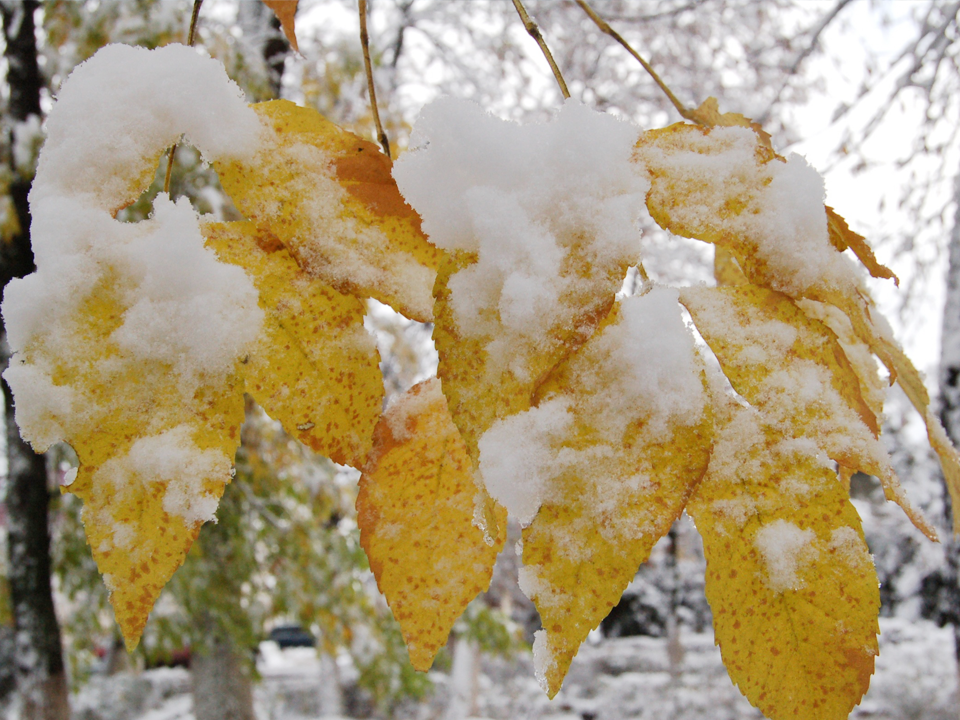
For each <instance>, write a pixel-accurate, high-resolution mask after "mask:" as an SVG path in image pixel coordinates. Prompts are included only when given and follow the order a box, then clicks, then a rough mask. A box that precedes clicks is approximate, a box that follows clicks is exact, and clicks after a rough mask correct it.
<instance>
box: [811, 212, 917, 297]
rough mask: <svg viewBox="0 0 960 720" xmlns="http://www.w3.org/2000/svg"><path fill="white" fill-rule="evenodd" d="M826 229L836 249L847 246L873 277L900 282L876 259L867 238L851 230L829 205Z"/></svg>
mask: <svg viewBox="0 0 960 720" xmlns="http://www.w3.org/2000/svg"><path fill="white" fill-rule="evenodd" d="M827 229H828V230H829V232H830V242H831V243H833V246H834V247H835V248H837V250H839V251H840V252H843V251H844V250H846V249H847V248H849V249H850V250H852V251H853V254H854V255H856V256H857V257H858V258H859V259H860V262H862V263H863V266H864V267H865V268H867V270H868V271H869V272H870V274H871V275H873V277H875V278H884V279H887V280H893V281H894V283H896V284H897V285H899V284H900V279H899V278H898V277H897V276H896V275H894V274H893V270H891V269H890V268H888V267H887V266H886V265H881V264H880V263H879V262H878V261H877V257H876V255H874V254H873V249H872V248H871V247H870V246H869V245H868V244H867V239H866V238H865V237H864V236H863V235H859V234H857V233H855V232H854V231H853V230H851V229H850V226H849V225H847V221H846V220H844V219H843V218H842V217H841V216H840V215H838V214H837V212H836V211H835V210H834V209H833V208H832V207H830V206H827Z"/></svg>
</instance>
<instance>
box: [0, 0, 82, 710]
mask: <svg viewBox="0 0 960 720" xmlns="http://www.w3.org/2000/svg"><path fill="white" fill-rule="evenodd" d="M38 5H39V4H38V3H37V2H36V0H23V1H22V2H15V3H2V4H0V18H2V22H3V34H4V39H5V41H6V48H5V50H4V57H5V58H6V61H7V85H8V87H9V89H10V103H9V108H8V112H9V115H10V118H11V119H12V120H13V121H14V122H15V123H23V122H24V121H26V120H28V119H29V118H30V117H31V116H36V117H38V118H39V117H40V114H41V113H40V90H41V87H42V80H41V76H40V69H39V65H38V63H37V41H36V28H35V26H34V13H35V11H36V10H37V8H38ZM10 140H11V142H12V140H13V138H12V137H11V138H10ZM11 155H12V153H11ZM11 170H12V174H13V182H12V184H11V188H10V193H11V196H12V198H13V203H14V207H15V209H16V212H17V219H18V221H19V225H20V231H19V232H18V233H17V235H16V236H15V237H13V238H12V239H11V240H10V241H9V242H4V243H2V248H0V282H2V285H3V287H6V284H7V283H8V282H9V281H10V280H11V279H12V278H15V277H22V276H24V275H26V274H28V273H30V272H32V271H33V269H34V264H33V252H32V250H31V248H30V211H29V205H28V202H27V195H28V193H29V191H30V182H31V178H30V177H24V176H23V175H21V174H20V170H21V169H20V168H17V167H16V166H15V164H14V163H13V161H12V160H11ZM2 346H3V347H2V350H0V367H2V368H6V365H7V362H8V361H9V352H8V351H7V348H6V342H3V343H2ZM2 385H3V396H4V411H5V423H6V441H7V467H8V479H7V493H6V505H7V517H8V525H7V548H8V553H9V563H10V565H9V567H10V578H9V580H10V601H11V606H12V610H13V618H14V629H15V633H16V634H15V643H14V656H15V657H14V664H15V669H14V674H15V677H16V683H17V693H18V698H19V707H20V717H21V718H23V720H68V718H69V716H70V706H69V696H68V691H67V680H66V673H65V671H64V665H63V651H62V648H61V645H60V626H59V624H58V622H57V616H56V614H55V612H54V606H53V594H52V592H51V588H50V566H51V563H50V535H49V523H48V511H49V498H50V492H49V490H48V488H47V470H46V462H45V460H44V458H43V457H42V456H40V455H37V454H35V453H34V452H33V450H32V449H31V448H30V446H29V445H27V444H26V443H25V442H23V440H21V438H20V432H19V430H18V428H17V426H16V425H15V424H14V418H13V398H12V397H11V394H10V388H9V387H7V384H6V383H5V382H4V383H2Z"/></svg>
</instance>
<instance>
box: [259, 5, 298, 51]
mask: <svg viewBox="0 0 960 720" xmlns="http://www.w3.org/2000/svg"><path fill="white" fill-rule="evenodd" d="M297 2H298V0H263V4H264V5H266V6H267V7H268V8H270V9H271V10H273V14H274V15H276V16H277V19H278V20H279V21H280V27H282V28H283V34H284V35H286V36H287V40H289V41H290V47H292V48H293V49H294V50H296V51H297V52H300V48H299V47H298V46H297V33H296V30H295V29H294V22H295V20H296V17H297Z"/></svg>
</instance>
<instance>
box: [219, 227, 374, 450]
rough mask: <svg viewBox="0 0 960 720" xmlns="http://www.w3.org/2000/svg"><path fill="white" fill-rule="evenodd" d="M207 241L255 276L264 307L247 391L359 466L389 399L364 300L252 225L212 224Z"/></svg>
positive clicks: (293, 431)
mask: <svg viewBox="0 0 960 720" xmlns="http://www.w3.org/2000/svg"><path fill="white" fill-rule="evenodd" d="M203 230H204V235H205V236H206V242H207V246H208V247H210V248H212V249H213V250H214V251H216V253H217V255H218V256H219V258H220V259H221V260H222V261H223V262H228V263H231V264H234V265H239V266H240V267H242V268H243V269H244V270H245V271H246V272H247V273H248V274H249V275H250V277H251V278H252V279H253V282H254V284H255V285H256V287H257V291H258V292H259V294H260V306H261V307H262V308H263V309H264V311H265V313H266V319H265V322H264V325H263V331H262V332H261V336H260V339H259V340H258V342H257V345H256V348H255V349H254V350H253V351H251V353H250V355H249V357H248V358H247V360H246V362H245V363H244V366H243V373H244V376H245V378H246V390H247V392H249V393H250V394H251V395H252V396H253V397H254V399H255V400H256V401H257V402H258V403H259V404H260V406H261V407H262V408H263V409H264V410H265V411H266V412H267V414H268V415H270V416H271V417H273V418H274V419H276V420H279V421H280V422H281V423H282V424H283V426H284V428H285V429H286V430H287V432H288V433H289V434H290V435H292V436H293V437H296V438H297V439H299V440H300V441H301V442H302V443H304V444H305V445H307V446H309V447H310V448H312V449H313V450H316V451H317V452H320V453H323V454H324V455H326V456H327V457H329V458H331V459H332V460H333V461H334V462H337V463H340V464H343V465H352V466H354V467H361V466H362V465H363V461H364V459H365V458H366V456H367V453H368V452H369V450H370V447H371V443H372V438H373V428H374V426H375V425H376V423H377V419H378V418H379V416H380V408H381V407H382V405H383V380H382V378H381V376H380V369H379V362H380V354H379V353H378V352H377V347H376V343H375V342H374V340H373V338H372V337H371V336H370V334H369V333H368V332H367V331H366V330H365V329H364V327H363V317H364V313H365V308H364V305H363V302H362V301H360V300H358V299H357V298H355V297H353V296H350V295H342V294H341V293H339V292H337V291H336V290H334V289H333V288H331V287H329V286H327V285H325V284H324V283H322V282H321V281H319V280H317V279H315V278H313V277H311V276H310V275H308V274H307V273H305V272H304V271H303V270H301V269H300V267H299V266H298V265H297V263H296V261H295V260H294V259H293V257H292V256H291V255H290V253H289V252H288V251H287V250H286V249H285V248H284V247H283V246H282V245H281V244H280V243H279V241H277V239H276V238H274V237H272V236H271V235H269V234H266V233H264V232H258V231H257V230H256V227H255V226H254V225H253V223H248V222H245V223H207V224H206V225H204V226H203Z"/></svg>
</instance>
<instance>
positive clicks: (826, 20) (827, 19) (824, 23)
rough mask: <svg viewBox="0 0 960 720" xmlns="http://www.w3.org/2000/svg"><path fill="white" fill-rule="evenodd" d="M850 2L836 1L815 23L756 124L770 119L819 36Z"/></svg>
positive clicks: (813, 48) (846, 0)
mask: <svg viewBox="0 0 960 720" xmlns="http://www.w3.org/2000/svg"><path fill="white" fill-rule="evenodd" d="M850 2H851V0H837V4H836V5H834V6H833V9H832V10H831V11H830V12H828V13H827V14H826V15H824V16H823V18H822V19H821V20H820V22H819V23H817V26H816V27H815V28H814V29H813V32H811V33H810V42H808V43H807V45H806V47H804V48H803V50H802V51H801V52H800V53H799V54H798V55H797V57H796V58H794V60H793V63H792V64H791V65H790V67H789V68H787V70H786V72H784V75H783V82H782V83H780V87H779V88H778V89H777V94H776V95H775V96H774V98H773V100H771V101H770V104H769V105H768V106H767V109H766V110H764V112H763V114H762V115H760V117H758V118H757V123H758V124H760V125H763V124H765V123H766V122H767V120H769V119H770V113H772V112H773V108H774V107H775V106H776V104H777V103H778V102H780V97H781V96H782V95H783V91H784V90H786V89H787V85H789V84H790V79H791V78H792V77H793V76H794V75H796V74H797V72H798V71H799V70H800V65H801V64H802V63H803V61H804V60H806V59H807V58H808V57H809V56H810V54H811V53H812V52H813V51H814V50H815V49H816V47H817V42H819V40H820V36H821V35H822V34H823V32H824V30H826V29H827V27H828V26H829V25H830V23H832V22H833V21H834V19H836V17H837V15H839V14H840V11H841V10H843V9H844V8H845V7H846V6H847V5H849V4H850Z"/></svg>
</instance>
